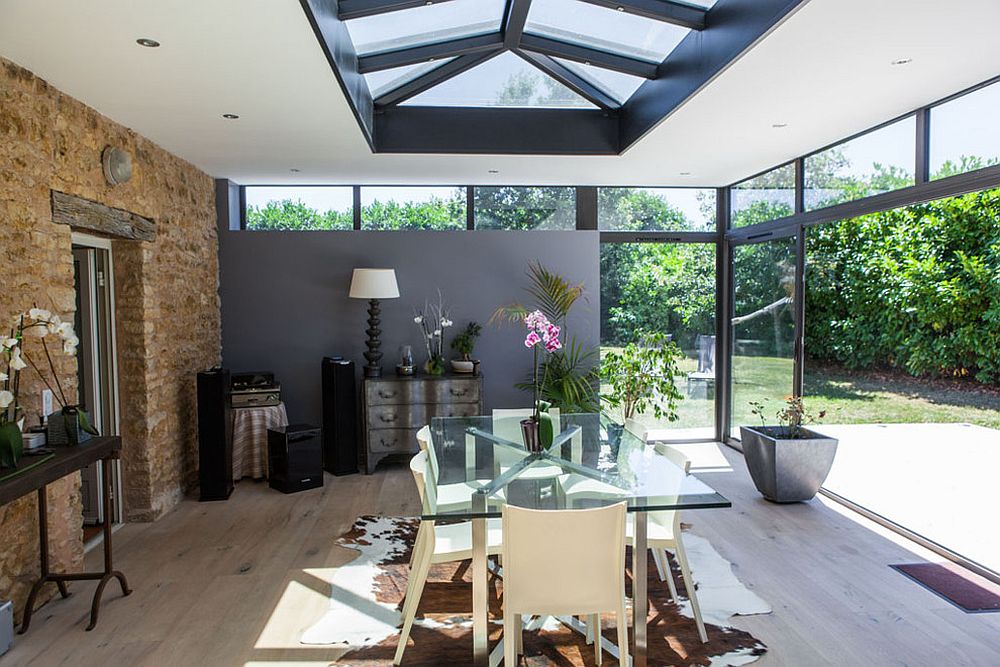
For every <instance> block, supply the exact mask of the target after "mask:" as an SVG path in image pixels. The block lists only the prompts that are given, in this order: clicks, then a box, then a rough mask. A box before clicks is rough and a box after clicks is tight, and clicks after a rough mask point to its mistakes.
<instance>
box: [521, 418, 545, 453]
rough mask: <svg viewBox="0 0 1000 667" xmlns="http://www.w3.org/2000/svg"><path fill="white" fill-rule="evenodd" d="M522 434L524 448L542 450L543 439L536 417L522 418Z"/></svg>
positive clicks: (534, 450) (531, 450) (533, 450)
mask: <svg viewBox="0 0 1000 667" xmlns="http://www.w3.org/2000/svg"><path fill="white" fill-rule="evenodd" d="M521 436H522V437H523V438H524V448H525V449H527V450H528V451H529V452H540V451H541V450H542V439H541V437H540V435H539V430H538V422H536V421H535V420H534V419H522V420H521Z"/></svg>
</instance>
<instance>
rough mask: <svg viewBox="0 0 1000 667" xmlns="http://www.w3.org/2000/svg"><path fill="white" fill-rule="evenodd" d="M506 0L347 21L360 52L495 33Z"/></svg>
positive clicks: (457, 2)
mask: <svg viewBox="0 0 1000 667" xmlns="http://www.w3.org/2000/svg"><path fill="white" fill-rule="evenodd" d="M503 8H504V1H503V0H451V1H450V2H441V3H436V4H432V5H424V6H422V7H414V8H413V9H402V10H399V11H395V12H386V13H384V14H376V15H375V16H366V17H364V18H360V19H353V20H351V21H347V31H348V32H349V33H350V34H351V41H352V42H354V50H355V51H357V53H358V55H369V54H372V53H381V52H383V51H396V50H399V49H405V48H409V47H411V46H419V45H423V44H436V43H438V42H446V41H448V40H452V39H459V38H462V37H473V36H475V35H485V34H488V33H491V32H496V31H497V30H499V29H500V20H501V18H502V17H503Z"/></svg>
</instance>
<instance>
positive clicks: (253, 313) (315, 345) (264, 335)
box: [219, 229, 600, 425]
mask: <svg viewBox="0 0 1000 667" xmlns="http://www.w3.org/2000/svg"><path fill="white" fill-rule="evenodd" d="M219 234H220V244H219V246H220V249H219V254H220V284H221V289H220V291H221V297H222V356H223V363H224V364H225V366H226V367H227V368H229V369H231V370H233V371H240V370H272V371H274V373H275V374H276V375H277V378H278V379H279V380H280V381H281V388H282V394H283V398H284V401H285V405H286V407H287V409H288V417H289V419H290V420H291V421H293V422H296V421H305V422H311V423H313V424H317V425H318V424H320V423H321V419H320V414H321V412H320V403H321V392H320V375H319V373H320V360H321V359H322V357H323V356H326V355H342V356H345V357H347V358H349V359H352V360H354V362H355V363H356V364H357V366H358V378H359V380H360V377H361V366H363V365H364V363H365V361H364V358H363V357H362V353H363V352H364V350H365V346H364V340H365V333H364V329H365V321H366V319H367V312H366V309H367V301H361V300H354V299H348V298H347V290H348V286H349V284H350V279H351V271H352V269H354V268H355V267H378V268H382V267H385V268H394V269H395V270H396V278H397V281H398V282H399V290H400V298H399V299H392V300H386V301H383V302H382V332H383V333H382V350H383V352H384V354H385V356H384V357H383V360H382V366H383V374H391V373H394V369H395V365H396V363H397V361H398V356H399V355H398V349H399V346H400V345H403V344H410V345H413V349H414V355H415V356H416V357H417V360H418V362H419V363H422V362H423V360H424V358H425V353H424V351H423V345H422V343H421V340H420V334H419V331H418V329H417V326H416V325H415V324H414V323H413V311H414V308H416V307H422V306H423V304H424V301H425V299H426V300H429V299H435V298H436V296H437V289H438V288H440V289H441V291H442V293H443V295H444V297H445V300H446V302H447V303H448V304H449V305H450V306H451V318H452V319H453V320H454V321H455V325H456V330H457V329H459V328H461V327H463V326H464V325H465V324H466V323H467V322H468V321H470V320H475V321H477V322H480V323H482V324H484V327H483V335H482V337H481V338H480V339H479V342H478V345H477V348H476V353H475V356H476V357H478V358H479V359H481V360H482V371H483V375H484V376H485V378H486V380H485V381H486V406H487V409H492V408H495V407H497V408H500V407H523V406H526V405H528V404H529V403H530V398H528V397H527V396H526V395H525V394H523V393H522V392H519V391H517V390H516V389H514V388H513V384H514V383H515V382H517V381H520V380H522V379H523V378H525V377H526V376H527V375H528V373H529V372H530V368H531V355H530V354H529V352H528V350H526V349H525V348H524V346H523V344H522V341H523V333H522V330H521V329H519V328H515V327H512V326H507V327H502V328H496V327H487V326H485V323H486V321H487V320H488V319H489V316H490V314H491V313H492V312H493V310H494V309H495V308H496V307H497V306H498V305H500V304H503V303H510V302H511V301H514V300H521V301H523V300H525V299H527V298H528V297H527V295H526V293H525V292H524V290H523V287H525V286H526V285H527V282H528V281H527V276H526V275H525V270H526V268H527V265H528V263H529V262H530V261H533V260H536V259H538V260H541V261H542V262H544V263H545V265H546V266H547V267H549V268H550V269H551V270H554V271H556V272H558V273H560V274H562V275H564V276H566V277H567V278H568V279H570V280H571V281H574V282H582V283H583V284H584V285H585V286H586V290H587V297H588V302H587V303H581V304H579V305H578V306H577V307H576V312H575V313H574V315H573V317H571V319H570V322H569V329H570V330H571V332H572V333H574V334H576V335H577V336H578V337H580V338H581V339H582V340H584V341H587V342H589V343H591V344H597V343H598V341H599V340H600V321H599V320H600V304H599V293H600V292H599V288H600V261H599V252H600V249H599V235H598V232H596V231H594V232H591V231H568V232H553V231H544V232H502V231H485V230H484V231H474V232H470V231H455V232H432V231H412V232H399V231H397V232H363V231H351V232H247V231H242V232H241V231H228V230H226V229H220V232H219ZM448 343H450V338H448V339H447V340H446V344H448ZM448 352H449V353H451V350H450V349H449V350H448Z"/></svg>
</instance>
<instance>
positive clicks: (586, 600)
mask: <svg viewBox="0 0 1000 667" xmlns="http://www.w3.org/2000/svg"><path fill="white" fill-rule="evenodd" d="M503 538H504V539H503V562H504V574H503V627H504V665H505V666H506V667H514V665H516V664H517V660H518V657H517V656H518V655H519V654H521V653H523V644H522V640H521V633H522V617H523V616H525V615H548V616H563V615H586V616H588V617H589V623H590V624H592V626H593V627H594V628H595V632H594V636H595V637H596V638H597V639H596V641H595V642H594V647H595V648H594V653H595V655H594V659H595V661H596V662H597V664H598V665H600V664H601V658H602V651H601V641H600V627H601V625H600V624H601V616H600V615H601V614H602V613H613V614H614V615H615V622H616V624H617V626H618V652H619V654H620V655H621V656H622V659H621V660H620V664H621V665H623V666H627V664H628V621H627V619H626V616H625V503H617V504H615V505H610V506H607V507H600V508H597V509H586V510H532V509H525V508H521V507H514V506H512V505H505V506H504V508H503Z"/></svg>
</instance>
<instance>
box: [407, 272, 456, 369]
mask: <svg viewBox="0 0 1000 667" xmlns="http://www.w3.org/2000/svg"><path fill="white" fill-rule="evenodd" d="M413 321H414V323H416V325H417V326H418V327H420V334H421V337H422V338H423V341H424V348H425V349H426V350H427V363H425V364H424V370H425V371H427V372H428V373H430V374H432V375H440V374H441V373H444V370H445V369H444V334H445V329H448V328H449V327H452V326H454V325H455V323H454V322H452V321H451V320H450V319H449V318H448V308H447V307H446V306H445V304H444V297H443V296H441V290H438V300H437V303H424V308H423V310H418V311H416V312H415V314H414V316H413Z"/></svg>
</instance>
